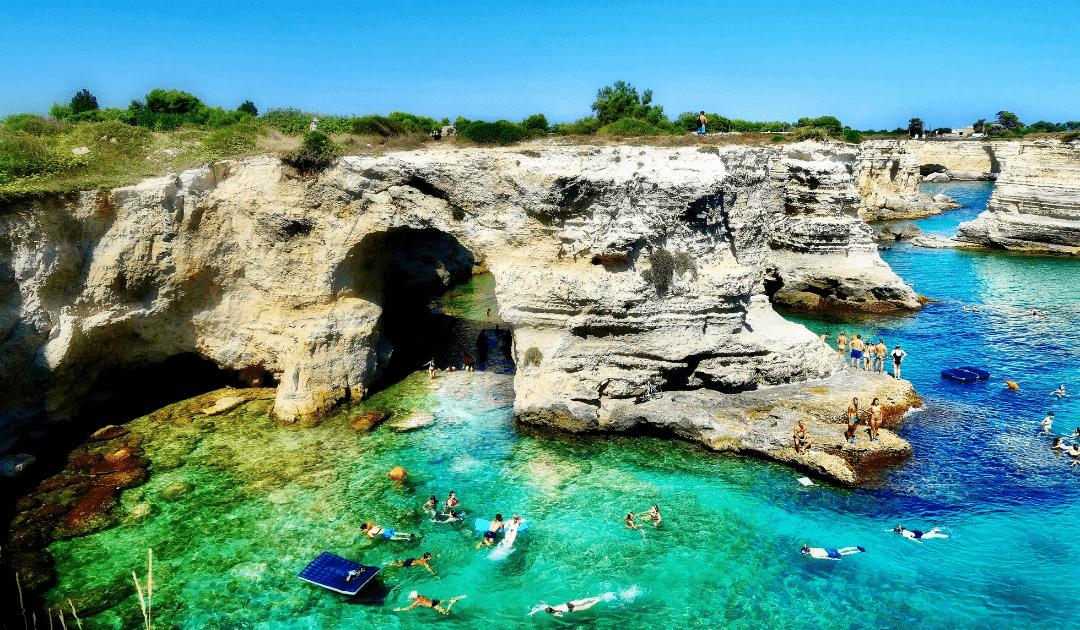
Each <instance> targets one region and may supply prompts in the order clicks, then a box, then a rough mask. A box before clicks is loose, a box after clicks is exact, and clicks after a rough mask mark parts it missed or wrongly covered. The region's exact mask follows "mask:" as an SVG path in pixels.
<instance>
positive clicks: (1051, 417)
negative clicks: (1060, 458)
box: [1039, 412, 1054, 435]
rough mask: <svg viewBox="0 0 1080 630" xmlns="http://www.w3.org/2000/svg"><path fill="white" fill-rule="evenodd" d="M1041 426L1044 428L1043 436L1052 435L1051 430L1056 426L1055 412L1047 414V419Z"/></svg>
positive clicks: (1043, 420) (1044, 419)
mask: <svg viewBox="0 0 1080 630" xmlns="http://www.w3.org/2000/svg"><path fill="white" fill-rule="evenodd" d="M1039 424H1040V425H1041V426H1042V434H1043V435H1050V429H1051V428H1053V426H1054V412H1050V413H1048V414H1046V417H1045V418H1043V419H1042V421H1041V422H1039Z"/></svg>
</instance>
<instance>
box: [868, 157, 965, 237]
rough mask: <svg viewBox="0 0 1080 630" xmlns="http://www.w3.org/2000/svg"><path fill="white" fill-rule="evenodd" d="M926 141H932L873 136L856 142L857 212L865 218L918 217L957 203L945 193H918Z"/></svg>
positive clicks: (890, 219) (953, 206)
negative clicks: (882, 138)
mask: <svg viewBox="0 0 1080 630" xmlns="http://www.w3.org/2000/svg"><path fill="white" fill-rule="evenodd" d="M926 144H931V143H930V142H923V141H915V140H873V141H869V142H864V143H862V144H860V145H859V152H858V161H857V165H856V170H855V179H856V185H857V186H858V188H859V194H860V196H861V207H860V208H859V216H861V217H863V218H864V219H866V220H867V221H895V220H899V219H921V218H924V217H928V216H931V215H934V214H940V213H941V212H942V211H943V210H949V209H951V208H956V207H958V206H957V204H956V203H955V201H954V200H952V199H950V198H949V197H947V196H945V195H937V196H931V195H930V194H928V193H924V194H920V193H919V183H920V182H921V181H922V177H921V172H922V168H923V164H922V162H921V160H922V153H921V152H922V151H923V150H924V148H923V145H926ZM934 144H942V143H934ZM942 168H944V167H942Z"/></svg>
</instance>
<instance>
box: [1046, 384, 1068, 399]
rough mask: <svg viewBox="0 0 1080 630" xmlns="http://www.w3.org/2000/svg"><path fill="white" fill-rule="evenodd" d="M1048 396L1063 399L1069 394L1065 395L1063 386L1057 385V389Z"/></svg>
mask: <svg viewBox="0 0 1080 630" xmlns="http://www.w3.org/2000/svg"><path fill="white" fill-rule="evenodd" d="M1050 395H1051V396H1057V397H1058V398H1064V397H1066V396H1068V395H1069V394H1067V393H1066V392H1065V386H1064V385H1059V386H1058V388H1057V389H1055V390H1054V391H1052V392H1050Z"/></svg>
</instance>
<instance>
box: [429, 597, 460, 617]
mask: <svg viewBox="0 0 1080 630" xmlns="http://www.w3.org/2000/svg"><path fill="white" fill-rule="evenodd" d="M466 597H468V595H458V596H457V597H451V598H450V599H444V600H442V601H440V602H439V603H438V604H435V605H434V606H432V608H433V609H434V610H437V611H439V612H441V613H442V614H444V615H449V614H450V609H451V608H452V607H453V606H454V602H456V601H457V600H459V599H465V598H466ZM443 604H446V608H443V606H442V605H443Z"/></svg>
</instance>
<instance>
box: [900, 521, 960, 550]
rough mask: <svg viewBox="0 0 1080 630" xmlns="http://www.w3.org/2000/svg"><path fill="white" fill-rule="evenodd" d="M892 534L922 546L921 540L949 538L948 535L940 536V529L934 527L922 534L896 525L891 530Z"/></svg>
mask: <svg viewBox="0 0 1080 630" xmlns="http://www.w3.org/2000/svg"><path fill="white" fill-rule="evenodd" d="M892 531H893V532H894V533H897V534H900V535H901V536H903V537H904V538H907V539H908V540H914V541H915V542H917V543H919V544H920V545H921V544H922V539H923V538H949V535H948V534H942V533H941V528H940V527H935V528H934V529H931V530H930V531H928V532H922V531H919V530H917V529H904V526H903V525H897V526H896V527H894V528H893V529H892Z"/></svg>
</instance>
